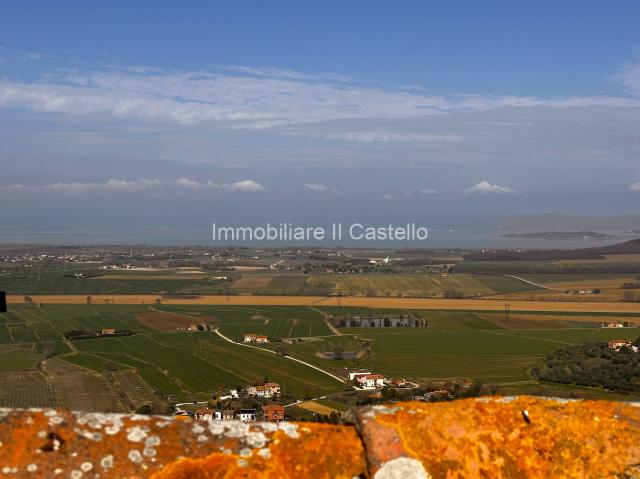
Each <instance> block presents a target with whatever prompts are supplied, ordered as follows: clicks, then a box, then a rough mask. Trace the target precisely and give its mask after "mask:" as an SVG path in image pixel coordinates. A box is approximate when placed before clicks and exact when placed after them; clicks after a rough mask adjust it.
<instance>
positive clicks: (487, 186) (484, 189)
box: [465, 181, 516, 194]
mask: <svg viewBox="0 0 640 479" xmlns="http://www.w3.org/2000/svg"><path fill="white" fill-rule="evenodd" d="M465 191H466V192H467V193H480V194H490V193H515V192H516V190H514V189H513V188H509V187H508V186H499V185H492V184H491V183H489V182H488V181H481V182H480V183H478V184H476V185H474V186H472V187H471V188H468V189H467V190H465Z"/></svg>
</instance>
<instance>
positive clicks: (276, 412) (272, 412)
mask: <svg viewBox="0 0 640 479" xmlns="http://www.w3.org/2000/svg"><path fill="white" fill-rule="evenodd" d="M262 412H263V413H264V420H265V421H270V422H279V421H284V406H281V405H280V404H267V405H265V406H262Z"/></svg>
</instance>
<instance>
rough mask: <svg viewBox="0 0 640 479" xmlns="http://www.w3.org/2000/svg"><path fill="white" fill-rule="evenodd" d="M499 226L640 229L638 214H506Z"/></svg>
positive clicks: (514, 228) (542, 229) (561, 228)
mask: <svg viewBox="0 0 640 479" xmlns="http://www.w3.org/2000/svg"><path fill="white" fill-rule="evenodd" d="M500 227H501V228H502V230H503V231H561V230H564V231H581V230H585V231H621V232H622V231H634V230H636V231H637V230H640V215H639V214H630V215H614V216H578V215H563V214H554V213H547V214H537V215H508V216H505V217H503V218H502V220H501V221H500Z"/></svg>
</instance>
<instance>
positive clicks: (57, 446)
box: [0, 410, 365, 479]
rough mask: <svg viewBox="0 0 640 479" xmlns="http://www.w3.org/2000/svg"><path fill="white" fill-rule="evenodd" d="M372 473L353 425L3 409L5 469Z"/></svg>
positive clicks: (30, 473) (98, 473)
mask: <svg viewBox="0 0 640 479" xmlns="http://www.w3.org/2000/svg"><path fill="white" fill-rule="evenodd" d="M364 472H365V463H364V451H363V449H362V443H361V442H360V439H359V437H358V435H357V433H356V431H355V429H354V428H352V427H340V426H330V425H323V424H295V423H279V424H274V423H263V424H260V423H242V422H239V421H209V422H206V421H191V420H190V421H178V420H174V419H173V418H166V417H155V416H139V415H130V416H126V415H118V414H100V413H69V412H64V411H55V410H24V411H19V410H0V473H1V474H11V475H13V476H17V477H20V476H23V477H56V476H57V477H70V478H72V479H79V478H83V477H102V478H104V477H114V478H142V477H157V478H162V479H167V478H215V477H252V478H254V477H255V478H261V477H264V478H275V477H283V478H286V477H344V478H352V477H356V476H359V475H362V474H363V473H364Z"/></svg>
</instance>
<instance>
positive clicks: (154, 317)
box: [136, 311, 206, 331]
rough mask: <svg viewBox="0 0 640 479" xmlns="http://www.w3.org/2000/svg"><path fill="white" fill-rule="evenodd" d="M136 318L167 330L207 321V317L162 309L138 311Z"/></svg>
mask: <svg viewBox="0 0 640 479" xmlns="http://www.w3.org/2000/svg"><path fill="white" fill-rule="evenodd" d="M136 319H137V320H138V321H139V322H140V323H142V324H144V325H145V326H149V327H150V328H153V329H157V330H159V331H166V330H171V329H177V328H188V327H189V326H191V325H192V324H195V323H197V322H203V321H206V319H205V317H202V316H200V317H198V319H197V320H196V319H195V318H191V317H189V316H186V315H184V314H176V313H165V312H162V311H148V312H144V313H136Z"/></svg>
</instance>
